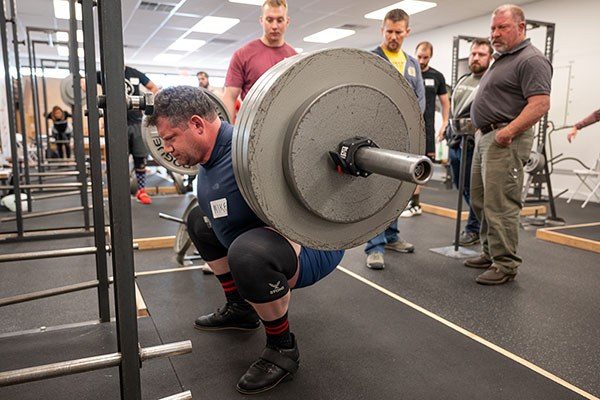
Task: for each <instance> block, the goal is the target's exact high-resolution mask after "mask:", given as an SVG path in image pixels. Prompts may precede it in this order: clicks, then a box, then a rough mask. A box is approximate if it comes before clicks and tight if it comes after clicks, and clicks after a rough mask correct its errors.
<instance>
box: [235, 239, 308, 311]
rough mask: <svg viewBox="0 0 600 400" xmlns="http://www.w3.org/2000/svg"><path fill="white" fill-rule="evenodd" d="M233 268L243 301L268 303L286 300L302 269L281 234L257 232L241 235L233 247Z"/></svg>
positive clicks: (289, 245) (292, 249) (291, 248)
mask: <svg viewBox="0 0 600 400" xmlns="http://www.w3.org/2000/svg"><path fill="white" fill-rule="evenodd" d="M228 257H229V268H230V269H231V273H232V275H233V279H234V280H235V283H236V285H237V287H238V291H239V292H240V294H241V295H242V297H243V298H244V299H246V300H248V301H250V302H253V303H268V302H271V301H274V300H277V299H280V298H282V297H283V296H285V295H286V294H287V293H288V292H289V290H290V288H289V286H288V283H287V281H288V279H291V278H292V277H293V276H294V274H295V273H296V271H297V269H298V257H297V256H296V252H295V251H294V248H293V247H292V245H291V244H290V243H289V242H288V241H287V239H285V238H284V237H283V236H281V235H280V234H279V233H277V232H275V231H273V230H271V229H267V228H255V229H252V230H250V231H248V232H245V233H244V234H242V235H240V236H239V237H238V238H237V239H235V240H234V242H233V243H232V244H231V246H230V247H229V252H228Z"/></svg>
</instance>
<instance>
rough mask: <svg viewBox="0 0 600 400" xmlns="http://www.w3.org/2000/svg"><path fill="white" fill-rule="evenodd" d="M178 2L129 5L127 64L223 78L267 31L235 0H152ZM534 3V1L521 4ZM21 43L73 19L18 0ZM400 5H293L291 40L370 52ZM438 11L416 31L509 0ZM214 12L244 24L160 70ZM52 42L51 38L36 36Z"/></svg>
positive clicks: (52, 53)
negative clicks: (159, 59) (387, 13)
mask: <svg viewBox="0 0 600 400" xmlns="http://www.w3.org/2000/svg"><path fill="white" fill-rule="evenodd" d="M148 1H151V2H157V3H167V4H171V5H174V6H175V8H174V9H173V10H172V11H171V12H157V11H147V10H142V9H139V5H140V3H141V0H122V12H123V43H124V52H125V61H126V63H128V64H129V65H133V66H137V67H140V69H142V70H143V71H144V72H147V73H150V72H184V73H185V72H186V70H191V71H194V72H195V71H196V70H199V69H204V70H207V71H209V72H213V73H214V72H217V73H219V74H223V73H224V71H225V70H226V69H227V66H228V64H229V59H230V57H231V55H232V54H233V52H234V51H235V50H236V49H237V48H238V47H240V46H242V45H243V44H244V43H246V42H248V41H250V40H252V39H255V38H258V37H259V36H260V35H261V34H262V30H261V27H260V25H259V23H258V18H259V13H260V7H258V6H252V5H244V4H237V3H230V2H229V1H227V0H179V1H177V0H148ZM513 2H514V3H516V4H526V3H530V2H532V0H521V1H519V0H514V1H513ZM16 3H17V20H18V27H19V39H20V40H22V39H24V38H25V28H26V27H33V26H35V27H44V28H54V29H65V30H66V29H68V21H67V20H61V19H56V18H54V8H53V3H52V0H16ZM391 3H394V0H370V1H364V0H305V1H299V0H289V15H290V17H291V25H290V27H289V28H288V31H287V33H286V41H287V42H288V43H289V44H290V45H292V46H294V47H301V48H303V49H304V50H305V51H311V50H317V49H319V48H324V47H338V46H347V47H357V48H370V47H373V46H375V45H377V44H379V42H380V36H379V35H380V34H379V25H380V22H379V21H375V20H368V19H365V18H364V15H365V14H367V13H368V12H371V11H373V10H376V9H379V8H382V7H385V6H388V5H390V4H391ZM437 3H438V6H437V7H435V8H433V9H430V10H427V11H425V12H423V13H419V14H416V15H414V16H412V17H411V28H412V30H413V32H415V33H417V32H424V31H427V30H431V29H434V28H437V27H440V26H444V25H450V24H453V23H456V22H459V21H462V20H466V19H470V18H474V17H478V16H481V15H485V14H489V13H490V12H491V11H492V10H493V9H494V8H495V7H497V6H498V5H500V4H502V3H503V1H502V0H477V1H473V0H437ZM207 15H212V16H219V17H235V18H239V19H240V20H241V22H240V23H239V24H237V25H236V26H234V27H233V28H232V29H230V30H229V31H227V32H225V33H224V34H221V35H211V34H204V33H191V34H190V35H189V36H187V38H189V39H203V40H206V41H207V42H208V43H207V44H206V45H205V46H203V47H201V48H199V49H198V50H196V51H194V52H191V53H189V54H187V55H186V56H185V57H184V58H183V59H181V60H180V61H178V62H177V65H176V66H173V65H160V64H157V63H156V62H154V61H153V58H154V56H155V55H157V54H159V53H161V52H163V51H165V50H166V49H167V47H168V46H169V45H170V44H172V43H173V41H175V39H177V38H179V37H181V36H182V35H184V34H185V33H186V32H187V30H188V29H189V28H190V27H192V26H193V25H194V24H195V23H196V22H198V20H199V19H200V18H201V17H204V16H207ZM345 24H352V25H358V27H357V28H355V30H356V34H355V35H353V36H350V37H348V38H345V39H342V40H339V41H336V42H332V43H329V44H325V45H323V44H316V43H307V42H303V40H302V38H303V37H305V36H308V35H310V34H313V33H315V32H318V31H320V30H323V29H325V28H330V27H339V26H342V25H345ZM33 37H34V39H39V40H45V39H46V38H45V37H44V35H43V34H41V35H37V36H33ZM36 52H37V55H38V59H41V58H61V57H58V54H57V51H56V49H55V48H52V47H50V46H45V45H36ZM20 58H21V59H22V60H23V61H22V64H24V65H28V62H27V49H26V48H25V47H24V46H21V47H20Z"/></svg>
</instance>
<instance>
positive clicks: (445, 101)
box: [416, 42, 450, 158]
mask: <svg viewBox="0 0 600 400" xmlns="http://www.w3.org/2000/svg"><path fill="white" fill-rule="evenodd" d="M416 55H417V59H418V60H419V65H420V66H421V75H423V83H424V84H425V112H424V113H423V119H424V120H425V133H426V142H425V154H426V155H427V157H429V158H433V157H435V136H436V134H435V98H436V96H437V97H439V99H440V103H441V105H442V126H441V127H440V129H439V130H438V134H443V132H444V131H445V130H446V126H448V118H449V116H450V100H449V98H448V90H447V89H446V80H445V79H444V75H442V73H441V72H439V71H438V70H436V69H434V68H431V67H430V66H429V61H430V60H431V57H432V56H433V45H432V44H431V43H429V42H421V43H419V44H418V45H417V49H416Z"/></svg>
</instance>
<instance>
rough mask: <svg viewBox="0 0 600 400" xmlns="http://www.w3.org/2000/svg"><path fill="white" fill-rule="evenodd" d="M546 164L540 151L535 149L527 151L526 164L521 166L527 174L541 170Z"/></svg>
mask: <svg viewBox="0 0 600 400" xmlns="http://www.w3.org/2000/svg"><path fill="white" fill-rule="evenodd" d="M545 165H546V159H545V158H544V155H543V154H542V153H538V152H537V151H536V150H531V153H529V159H528V160H527V164H525V167H523V170H524V171H525V172H527V173H529V174H533V173H536V172H541V171H542V170H543V169H544V166H545Z"/></svg>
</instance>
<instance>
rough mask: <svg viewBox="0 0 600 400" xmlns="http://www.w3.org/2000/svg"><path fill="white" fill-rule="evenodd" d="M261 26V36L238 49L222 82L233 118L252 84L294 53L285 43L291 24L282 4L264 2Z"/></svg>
mask: <svg viewBox="0 0 600 400" xmlns="http://www.w3.org/2000/svg"><path fill="white" fill-rule="evenodd" d="M260 24H261V25H262V27H263V35H262V37H261V38H260V39H256V40H253V41H251V42H250V43H247V44H246V45H244V46H243V47H241V48H239V49H238V50H237V51H236V52H235V53H233V57H232V58H231V62H230V63H229V69H228V70H227V76H226V78H225V93H224V95H223V103H225V107H227V110H228V111H229V114H230V115H231V116H235V114H236V110H235V101H236V99H237V98H238V96H240V97H241V99H242V101H243V100H244V98H245V97H246V94H247V93H248V91H249V90H250V88H251V87H252V85H254V83H255V82H256V81H257V80H258V78H260V77H261V75H262V74H264V73H265V72H266V71H267V70H268V69H269V68H271V67H272V66H273V65H275V64H277V63H278V62H279V61H281V60H283V59H284V58H286V57H290V56H293V55H294V54H296V50H294V48H293V47H291V46H290V45H289V44H287V43H285V38H284V35H285V30H286V29H287V27H288V25H289V24H290V17H289V16H288V15H287V4H286V1H285V0H267V1H265V2H264V3H263V6H262V14H261V16H260Z"/></svg>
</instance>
